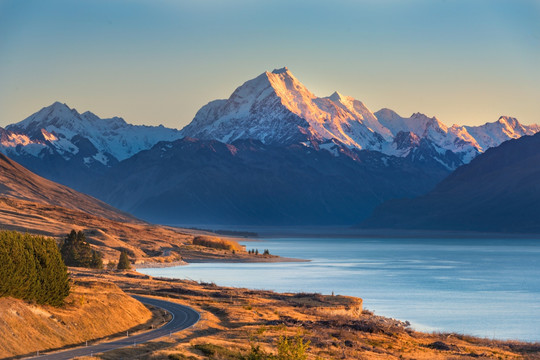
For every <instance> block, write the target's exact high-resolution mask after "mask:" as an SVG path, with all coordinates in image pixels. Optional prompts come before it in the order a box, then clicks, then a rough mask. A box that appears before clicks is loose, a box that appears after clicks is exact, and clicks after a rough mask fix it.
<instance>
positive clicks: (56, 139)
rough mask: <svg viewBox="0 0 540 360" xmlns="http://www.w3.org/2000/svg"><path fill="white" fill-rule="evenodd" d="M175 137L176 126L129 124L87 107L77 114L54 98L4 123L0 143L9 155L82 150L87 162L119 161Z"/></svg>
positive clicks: (71, 154)
mask: <svg viewBox="0 0 540 360" xmlns="http://www.w3.org/2000/svg"><path fill="white" fill-rule="evenodd" d="M179 137H180V133H179V131H178V130H176V129H169V128H165V127H163V126H142V125H141V126H136V125H131V124H128V123H126V122H125V121H124V120H123V119H122V118H119V117H114V118H111V119H101V118H99V117H98V116H96V115H95V114H93V113H91V112H89V111H87V112H85V113H82V114H79V113H78V112H77V110H75V109H71V108H69V107H68V106H67V105H66V104H61V103H59V102H55V103H54V104H52V105H50V106H47V107H45V108H43V109H41V110H40V111H38V112H36V113H35V114H33V115H31V116H29V117H28V118H26V119H24V120H23V121H21V122H18V123H16V124H12V125H9V126H7V127H6V130H5V131H4V132H3V134H2V143H1V144H2V147H3V149H4V151H5V152H7V153H8V154H9V155H12V154H13V153H16V154H17V155H23V154H28V155H34V156H43V155H44V154H43V153H41V151H42V150H45V151H49V152H50V153H53V152H54V153H57V154H59V155H61V156H62V157H63V158H64V159H66V160H69V159H71V158H73V157H74V156H75V155H77V154H78V153H79V152H81V151H86V152H88V154H87V155H88V156H86V157H84V161H85V162H86V163H87V164H88V163H92V162H95V161H98V162H100V163H102V164H103V165H108V164H109V161H111V160H112V159H113V160H115V161H121V160H124V159H127V158H128V157H131V156H133V155H134V154H136V153H138V152H139V151H141V150H145V149H149V148H150V147H152V146H153V145H155V144H156V143H157V142H159V141H172V140H176V139H178V138H179ZM4 138H5V140H4ZM19 145H20V146H19Z"/></svg>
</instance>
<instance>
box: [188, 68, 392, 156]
mask: <svg viewBox="0 0 540 360" xmlns="http://www.w3.org/2000/svg"><path fill="white" fill-rule="evenodd" d="M370 126H372V127H375V128H377V126H378V124H377V119H376V118H375V116H374V115H373V113H372V112H371V111H369V109H367V108H366V107H365V106H364V105H363V104H362V103H361V102H360V101H357V100H354V99H352V98H349V97H343V96H341V95H340V94H338V93H334V94H333V95H332V96H330V97H327V98H318V97H316V96H315V95H314V94H313V93H312V92H310V91H309V90H308V89H307V88H306V87H305V86H304V85H303V84H302V83H300V82H299V81H298V80H297V79H296V78H295V77H294V76H293V75H292V74H291V72H290V71H289V70H288V69H287V68H283V69H278V70H274V71H273V72H271V73H270V72H265V73H263V74H261V75H259V76H258V77H256V78H255V79H252V80H249V81H247V82H245V83H244V84H243V85H242V86H240V87H239V88H237V89H236V90H235V91H234V92H233V94H232V95H231V97H230V98H229V99H227V100H217V101H213V102H210V103H209V104H207V105H205V106H203V107H202V108H201V109H200V110H199V111H198V112H197V114H196V115H195V118H194V119H193V121H192V122H191V123H190V124H189V125H188V126H186V127H185V128H184V129H182V135H184V136H187V137H194V138H199V139H215V140H219V141H222V142H232V141H234V140H237V139H255V140H260V141H262V142H263V143H265V144H280V145H284V144H289V143H292V142H299V141H305V140H323V139H332V138H335V139H338V140H339V141H340V142H342V143H344V144H346V145H348V146H352V147H356V148H359V149H375V150H380V149H381V144H382V143H383V142H384V138H383V136H381V134H379V133H378V132H376V131H374V130H373V129H372V128H370ZM377 129H378V128H377ZM380 130H382V129H380ZM385 135H386V136H388V137H389V136H390V134H386V133H385Z"/></svg>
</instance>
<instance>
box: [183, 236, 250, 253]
mask: <svg viewBox="0 0 540 360" xmlns="http://www.w3.org/2000/svg"><path fill="white" fill-rule="evenodd" d="M193 245H199V246H204V247H208V248H212V249H221V250H242V247H241V246H240V245H238V243H236V242H234V241H231V240H225V239H221V238H216V237H211V236H196V237H195V238H194V239H193Z"/></svg>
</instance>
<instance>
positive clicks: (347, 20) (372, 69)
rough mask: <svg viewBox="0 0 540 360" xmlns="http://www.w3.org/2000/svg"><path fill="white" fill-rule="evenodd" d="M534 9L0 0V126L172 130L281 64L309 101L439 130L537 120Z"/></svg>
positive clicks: (419, 0) (514, 5)
mask: <svg viewBox="0 0 540 360" xmlns="http://www.w3.org/2000/svg"><path fill="white" fill-rule="evenodd" d="M538 20H540V3H538V2H535V1H519V2H515V1H503V0H498V1H488V0H482V1H475V2H470V1H461V0H459V1H427V0H416V1H409V2H407V3H404V2H399V1H392V0H386V1H346V0H341V1H338V2H332V3H331V4H330V3H326V2H323V1H315V2H305V1H297V2H294V3H285V2H279V1H278V2H276V1H273V2H268V1H264V2H256V3H252V2H248V1H243V0H235V1H230V2H227V3H226V4H224V3H221V2H218V1H205V2H192V1H186V2H182V3H177V2H174V1H160V2H150V1H143V0H141V1H124V0H119V1H114V2H111V1H103V0H96V1H78V2H70V1H67V0H51V1H47V2H43V1H12V0H3V1H0V34H2V36H1V37H0V78H2V85H1V86H0V126H6V125H7V124H10V123H14V122H18V121H20V120H23V119H24V118H26V117H27V116H29V115H30V114H32V113H33V112H35V111H37V110H39V109H41V108H42V107H44V106H48V105H50V104H51V103H53V102H54V101H60V102H62V103H66V104H68V105H69V106H70V107H72V108H76V109H77V110H78V111H79V112H84V111H87V110H88V111H91V112H94V113H95V114H97V115H98V116H100V117H113V116H120V117H123V118H124V119H125V120H126V121H128V122H130V123H134V124H146V125H159V124H163V125H165V126H167V127H173V128H178V129H180V128H182V127H184V126H185V125H187V124H188V123H189V122H190V121H191V120H192V119H193V117H194V115H195V113H196V111H197V110H198V109H199V108H200V107H201V106H203V105H205V104H206V103H208V102H209V101H212V100H214V99H223V98H228V97H229V95H230V94H231V93H232V91H234V89H235V88H236V87H238V86H240V85H241V84H242V83H243V82H245V81H247V80H249V79H252V78H254V77H256V76H257V75H259V74H260V73H262V72H264V71H272V70H273V69H274V68H280V67H283V66H287V67H288V68H289V69H290V70H291V72H292V73H293V74H294V75H295V76H296V77H297V78H298V79H299V80H300V81H301V82H302V83H304V84H305V85H306V86H307V87H308V88H309V89H310V90H311V91H312V92H314V93H315V94H316V95H317V96H321V97H323V96H328V95H330V94H331V93H333V92H334V91H336V90H337V91H339V92H340V93H342V94H344V95H347V96H352V97H354V98H356V99H358V100H361V101H362V102H364V103H365V104H366V106H367V107H368V108H369V109H371V110H372V111H377V110H379V109H381V108H391V109H393V110H394V111H396V112H397V113H399V114H400V115H402V116H410V115H411V114H412V113H414V112H421V113H424V114H426V115H428V116H436V117H437V118H438V119H439V120H441V121H442V122H444V123H445V124H447V125H452V124H459V125H481V124H484V123H486V122H493V121H496V120H497V119H498V118H499V117H500V116H503V115H506V116H513V117H516V118H518V120H519V121H520V122H522V123H524V124H530V123H538V122H540V119H539V116H538V110H539V109H538V105H537V99H538V97H539V95H540V81H539V80H540V71H538V66H537V64H538V63H540V46H539V45H540V21H538Z"/></svg>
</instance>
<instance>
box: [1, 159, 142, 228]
mask: <svg viewBox="0 0 540 360" xmlns="http://www.w3.org/2000/svg"><path fill="white" fill-rule="evenodd" d="M0 195H1V196H3V197H9V198H14V199H21V200H27V201H32V202H37V203H41V204H48V205H55V206H61V207H64V208H67V209H72V210H79V211H83V212H85V213H88V214H91V215H95V216H100V217H104V218H107V219H111V220H117V221H126V222H139V221H138V220H137V219H135V218H134V217H132V216H131V215H129V214H126V213H123V212H121V211H119V210H117V209H115V208H113V207H112V206H110V205H108V204H105V203H104V202H102V201H100V200H97V199H95V198H93V197H91V196H88V195H85V194H82V193H80V192H78V191H75V190H73V189H70V188H68V187H66V186H63V185H60V184H57V183H54V182H52V181H49V180H47V179H44V178H42V177H41V176H38V175H36V174H34V173H32V172H31V171H29V170H27V169H26V168H24V167H22V166H21V165H19V164H18V163H16V162H15V161H13V160H11V159H9V158H7V157H6V156H5V155H3V154H0Z"/></svg>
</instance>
